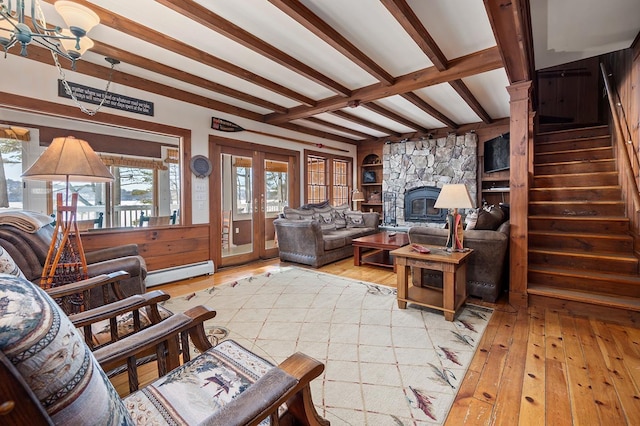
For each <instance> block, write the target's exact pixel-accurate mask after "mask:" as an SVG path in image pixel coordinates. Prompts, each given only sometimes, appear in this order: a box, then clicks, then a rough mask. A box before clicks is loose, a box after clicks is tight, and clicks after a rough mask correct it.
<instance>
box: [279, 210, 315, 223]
mask: <svg viewBox="0 0 640 426" xmlns="http://www.w3.org/2000/svg"><path fill="white" fill-rule="evenodd" d="M282 212H283V213H284V217H285V218H286V219H294V220H309V221H310V220H313V210H298V209H292V208H291V207H285V208H284V209H283V211H282Z"/></svg>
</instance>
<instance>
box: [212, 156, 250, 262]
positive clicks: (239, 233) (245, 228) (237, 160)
mask: <svg viewBox="0 0 640 426" xmlns="http://www.w3.org/2000/svg"><path fill="white" fill-rule="evenodd" d="M220 166H221V167H220V170H221V171H222V183H221V184H222V191H221V200H220V206H221V209H222V212H221V214H220V217H221V239H220V243H221V250H222V251H221V252H222V257H223V258H225V257H229V256H237V255H245V254H251V253H253V252H254V241H253V235H254V232H253V229H254V223H253V213H254V207H255V200H254V199H253V192H254V191H253V175H254V172H253V159H252V158H251V157H250V156H241V155H233V154H227V153H223V154H222V155H221V165H220Z"/></svg>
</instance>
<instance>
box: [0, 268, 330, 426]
mask: <svg viewBox="0 0 640 426" xmlns="http://www.w3.org/2000/svg"><path fill="white" fill-rule="evenodd" d="M0 301H2V302H1V303H0V311H1V315H0V423H2V424H12V425H22V424H28V425H33V424H56V425H67V424H69V425H94V424H100V425H132V424H211V425H215V424H220V425H246V424H251V425H254V424H259V423H261V422H262V421H263V420H266V422H267V423H265V424H268V422H271V423H272V424H278V422H279V421H280V420H281V419H282V418H283V417H287V418H288V420H290V421H291V422H290V423H289V424H296V423H297V424H307V425H326V424H328V422H326V421H325V420H324V419H322V418H321V417H320V416H319V415H318V414H317V412H316V410H315V408H314V406H313V402H312V400H311V390H310V386H309V383H310V381H311V380H313V379H314V378H315V377H317V376H318V375H320V374H321V373H322V371H323V369H324V365H323V364H321V363H320V362H318V361H316V360H314V359H312V358H310V357H308V356H306V355H304V354H301V353H297V354H294V355H292V356H291V357H289V358H288V359H287V360H285V361H284V362H282V363H281V364H280V365H278V366H273V365H271V364H269V363H268V362H267V361H265V360H263V359H261V358H259V357H258V356H256V355H255V354H253V353H251V352H250V351H248V350H246V349H244V348H243V347H241V346H239V345H238V344H236V343H235V342H233V341H228V340H227V341H224V342H222V343H220V344H219V345H217V346H215V347H211V345H210V344H209V343H208V341H207V340H206V336H205V334H204V328H203V326H202V323H203V321H205V320H208V319H211V318H213V317H214V316H215V312H214V311H212V310H210V309H208V308H205V307H202V306H199V307H196V308H192V309H190V310H188V311H186V312H185V313H179V314H175V315H173V316H171V317H170V318H167V319H166V320H164V321H162V322H161V323H159V324H156V325H153V326H151V327H149V328H147V329H145V330H142V331H140V332H138V333H136V334H134V335H132V336H129V337H126V338H124V339H122V340H120V341H118V342H115V343H113V344H112V345H110V346H108V347H105V348H102V349H99V350H97V351H96V352H94V353H92V352H91V350H90V349H89V348H88V347H87V345H85V344H84V342H83V340H82V337H81V336H80V335H79V333H78V332H77V329H76V328H75V327H74V325H73V324H72V323H71V321H70V320H69V318H68V317H67V316H66V315H65V314H64V312H62V310H61V309H60V307H59V306H58V305H57V304H56V303H55V302H54V301H53V299H51V297H49V296H48V294H47V293H46V292H44V291H43V290H41V289H40V288H39V287H38V286H36V285H34V284H32V283H30V282H28V281H26V280H25V279H23V278H20V277H15V276H12V275H4V274H3V275H0ZM189 339H191V341H192V343H193V344H194V345H195V346H196V347H197V348H198V350H200V351H201V352H202V353H201V354H200V355H198V356H197V357H195V358H193V359H191V356H190V345H189V343H188V341H189ZM150 348H154V349H155V350H156V353H157V354H158V357H159V358H158V369H159V373H160V374H161V375H163V377H161V378H159V379H158V380H157V381H155V382H154V383H152V384H150V385H148V386H146V387H144V388H143V389H142V390H139V391H136V392H133V393H132V394H130V395H128V396H126V397H125V398H121V397H120V396H119V395H118V393H117V392H116V390H115V388H114V387H113V385H112V384H111V382H110V381H109V380H108V379H107V377H106V375H105V373H104V371H103V368H108V366H110V365H112V364H114V363H116V364H117V363H121V362H122V361H123V360H126V361H127V363H128V365H129V366H130V367H131V369H132V370H133V371H134V372H133V373H132V380H131V381H130V383H132V384H133V385H134V386H132V387H133V388H136V387H137V380H134V379H135V378H136V373H135V364H136V362H135V358H136V354H137V353H138V352H139V351H144V350H148V349H150ZM36 349H37V350H36ZM94 354H95V356H94ZM181 358H182V359H183V360H184V361H185V364H183V365H182V366H178V364H179V363H180V359H181ZM174 367H175V368H174ZM171 369H173V370H171ZM169 370H171V371H169ZM167 371H169V372H168V374H166V375H164V374H165V373H166V372H167ZM283 404H286V410H285V409H283V410H280V407H281V406H283Z"/></svg>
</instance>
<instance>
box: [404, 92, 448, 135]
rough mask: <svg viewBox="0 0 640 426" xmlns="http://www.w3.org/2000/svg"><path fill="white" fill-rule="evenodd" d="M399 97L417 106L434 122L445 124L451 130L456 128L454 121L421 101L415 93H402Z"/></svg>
mask: <svg viewBox="0 0 640 426" xmlns="http://www.w3.org/2000/svg"><path fill="white" fill-rule="evenodd" d="M400 96H402V97H403V98H405V99H406V100H408V101H409V102H411V103H412V104H414V105H415V106H417V107H418V108H420V109H421V110H422V111H424V112H426V113H427V114H429V115H430V116H432V117H433V118H435V119H436V120H438V121H440V122H441V123H442V124H446V125H447V126H449V127H450V128H452V129H457V128H458V124H457V123H456V122H455V121H453V120H452V119H450V118H449V117H447V116H446V115H444V114H443V113H441V112H440V111H438V110H437V109H435V108H434V107H433V106H431V105H430V104H429V103H427V102H426V101H425V100H424V99H422V98H421V97H420V96H418V95H416V94H415V93H413V92H408V93H402V94H401V95H400Z"/></svg>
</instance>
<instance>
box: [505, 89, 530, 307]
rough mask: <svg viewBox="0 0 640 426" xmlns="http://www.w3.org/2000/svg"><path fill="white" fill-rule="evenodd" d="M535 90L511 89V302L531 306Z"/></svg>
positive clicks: (516, 304) (515, 304)
mask: <svg viewBox="0 0 640 426" xmlns="http://www.w3.org/2000/svg"><path fill="white" fill-rule="evenodd" d="M531 90H532V82H531V81H526V82H523V83H517V84H513V85H511V86H509V87H507V91H508V92H509V96H510V97H511V101H510V105H511V119H510V122H511V124H510V129H509V130H510V133H511V144H510V147H511V156H510V157H511V159H510V163H511V166H510V176H509V179H510V187H511V191H510V194H509V199H510V205H511V209H510V211H511V212H512V214H511V216H510V231H509V239H510V242H509V253H510V269H509V270H510V279H509V282H510V287H509V303H511V304H512V305H514V306H526V304H527V273H528V267H529V264H528V258H527V256H528V244H529V243H528V211H529V186H530V184H529V176H530V168H531V165H530V164H529V163H530V161H532V156H531V155H530V150H531V149H533V148H532V147H533V115H532V109H531Z"/></svg>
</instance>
